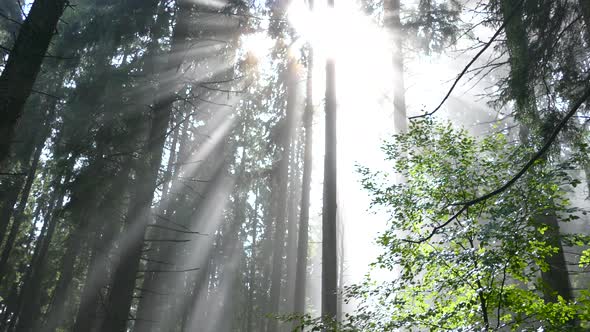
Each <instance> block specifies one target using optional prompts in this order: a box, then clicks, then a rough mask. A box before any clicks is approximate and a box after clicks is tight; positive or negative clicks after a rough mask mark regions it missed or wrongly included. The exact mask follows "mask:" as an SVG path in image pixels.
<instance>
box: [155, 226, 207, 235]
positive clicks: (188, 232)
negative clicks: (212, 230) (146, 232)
mask: <svg viewBox="0 0 590 332" xmlns="http://www.w3.org/2000/svg"><path fill="white" fill-rule="evenodd" d="M148 227H153V228H160V229H164V230H167V231H172V232H178V233H183V234H198V235H203V236H209V234H203V233H200V232H193V231H190V230H181V229H175V228H172V227H166V226H162V225H158V224H150V225H148Z"/></svg>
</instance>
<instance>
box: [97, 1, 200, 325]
mask: <svg viewBox="0 0 590 332" xmlns="http://www.w3.org/2000/svg"><path fill="white" fill-rule="evenodd" d="M177 5H178V8H177V15H178V16H177V17H178V19H177V23H176V25H175V27H174V32H173V36H172V46H171V50H170V54H169V57H168V63H167V65H166V68H165V69H166V71H168V72H174V71H176V72H179V71H180V66H181V64H182V61H183V58H182V57H181V56H180V54H181V52H182V50H183V49H184V48H185V47H186V42H187V40H188V38H189V28H190V24H189V22H190V12H191V9H192V6H193V5H192V2H190V1H187V0H180V1H178V3H177ZM166 71H164V72H166ZM175 90H176V89H175V88H173V89H172V90H171V91H173V92H171V93H170V94H168V95H165V96H161V97H160V100H158V101H157V102H155V104H154V105H153V107H152V112H151V116H152V119H151V124H150V132H149V136H148V140H147V145H146V147H145V149H144V151H143V153H144V160H142V161H141V162H140V163H139V165H138V168H137V177H136V184H135V194H134V196H133V197H132V199H131V203H130V208H129V212H128V214H127V218H126V230H125V232H126V236H125V237H124V239H125V242H126V243H127V245H126V246H123V247H122V250H120V254H121V260H120V262H119V265H118V266H117V268H116V269H115V274H114V278H113V283H112V287H111V289H110V293H109V297H108V300H107V305H106V308H107V312H106V316H105V319H104V321H103V324H102V327H101V331H104V332H123V331H125V329H126V326H127V321H128V320H129V311H130V308H131V303H132V300H133V293H134V289H135V281H136V275H137V271H138V269H139V263H140V260H141V253H142V248H143V237H144V234H145V230H146V227H147V225H148V222H149V220H150V218H151V203H152V199H153V197H154V191H155V189H156V186H157V179H158V170H159V168H160V164H161V162H162V152H163V149H164V143H165V141H166V133H167V128H168V123H169V122H170V117H171V112H172V104H173V103H174V101H175V96H174V95H173V93H174V92H175Z"/></svg>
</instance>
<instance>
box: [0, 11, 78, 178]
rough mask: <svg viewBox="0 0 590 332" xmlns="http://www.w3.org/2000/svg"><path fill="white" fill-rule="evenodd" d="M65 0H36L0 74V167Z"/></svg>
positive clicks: (8, 149) (6, 155) (0, 167)
mask: <svg viewBox="0 0 590 332" xmlns="http://www.w3.org/2000/svg"><path fill="white" fill-rule="evenodd" d="M67 3H68V0H35V2H34V3H33V6H32V7H31V10H30V11H29V15H28V16H27V18H26V19H25V21H24V22H23V23H22V24H21V28H20V31H19V34H18V37H17V39H16V41H15V43H14V47H13V48H12V51H11V52H10V55H9V57H8V61H7V63H6V67H5V68H4V71H3V72H2V76H0V169H2V168H3V167H2V166H3V164H4V161H5V160H6V159H7V157H8V154H9V153H10V144H11V142H12V139H13V136H14V131H15V129H16V125H17V122H18V119H19V118H20V116H21V115H22V112H23V108H24V105H25V102H26V100H27V98H28V97H29V95H30V94H31V92H32V90H33V84H34V83H35V80H36V78H37V75H38V74H39V70H40V69H41V64H42V63H43V58H44V56H45V53H46V52H47V48H48V47H49V42H50V41H51V38H52V37H53V34H54V32H55V30H56V28H57V23H58V21H59V18H60V17H61V15H62V14H63V12H64V9H65V7H66V4H67Z"/></svg>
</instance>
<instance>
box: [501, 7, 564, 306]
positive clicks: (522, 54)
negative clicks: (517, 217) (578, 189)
mask: <svg viewBox="0 0 590 332" xmlns="http://www.w3.org/2000/svg"><path fill="white" fill-rule="evenodd" d="M501 10H502V15H503V19H504V20H505V21H507V24H506V43H507V47H508V53H509V60H510V80H509V88H510V90H511V94H512V97H513V99H514V100H515V102H516V118H517V120H518V121H519V122H520V124H521V135H520V136H521V140H522V141H523V143H528V142H530V135H531V133H530V129H535V128H540V127H543V126H542V124H541V119H540V116H539V113H538V109H537V105H536V96H535V93H534V88H533V86H532V85H531V80H530V79H529V78H530V70H531V68H530V57H529V44H528V43H529V42H528V36H527V32H526V28H525V26H524V22H523V20H522V6H520V5H518V4H517V3H515V2H513V1H510V0H502V1H501ZM535 133H536V134H537V136H539V135H540V136H541V137H542V138H545V136H547V133H544V132H539V130H536V132H535ZM537 218H538V221H539V222H540V223H542V224H545V225H547V226H549V230H548V232H547V233H546V234H547V235H548V240H549V243H550V244H552V245H553V246H555V247H557V249H558V251H557V253H555V254H553V255H551V256H549V257H547V258H546V261H547V263H548V265H549V270H548V271H547V272H542V273H541V276H542V279H543V283H544V284H545V286H546V287H544V297H545V300H546V301H547V302H555V301H556V300H557V295H559V296H561V297H563V298H564V299H565V300H571V299H573V295H572V289H571V284H570V280H569V274H568V270H567V263H566V260H565V254H564V252H563V247H562V244H561V241H560V239H559V234H560V231H559V221H558V219H557V217H556V216H555V215H554V213H553V212H552V211H547V212H546V213H545V215H542V216H539V217H537Z"/></svg>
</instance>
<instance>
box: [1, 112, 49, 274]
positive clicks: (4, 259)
mask: <svg viewBox="0 0 590 332" xmlns="http://www.w3.org/2000/svg"><path fill="white" fill-rule="evenodd" d="M51 109H52V110H51V111H49V112H48V114H47V117H46V121H45V123H44V127H43V128H41V132H40V133H38V137H37V139H36V140H37V144H36V148H35V154H34V155H33V160H32V161H31V163H30V165H29V169H28V172H27V180H26V181H25V185H24V187H23V189H22V192H21V195H20V201H19V204H18V206H17V208H16V211H15V212H14V214H13V221H12V227H11V229H10V232H9V234H8V238H7V239H6V243H5V244H4V248H3V250H2V255H0V281H2V279H3V278H4V276H5V274H6V269H7V264H8V258H9V257H10V253H11V251H12V248H13V246H14V242H15V241H16V238H17V236H18V232H19V230H20V227H21V224H22V222H23V219H24V212H25V208H26V206H27V202H28V200H29V194H30V192H31V187H32V186H33V182H34V181H35V176H36V171H37V166H38V165H39V159H40V158H41V152H42V151H43V147H44V146H45V140H46V139H47V136H48V135H49V132H50V126H51V122H52V120H53V116H54V113H55V112H54V111H55V104H53V105H52V106H51Z"/></svg>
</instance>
